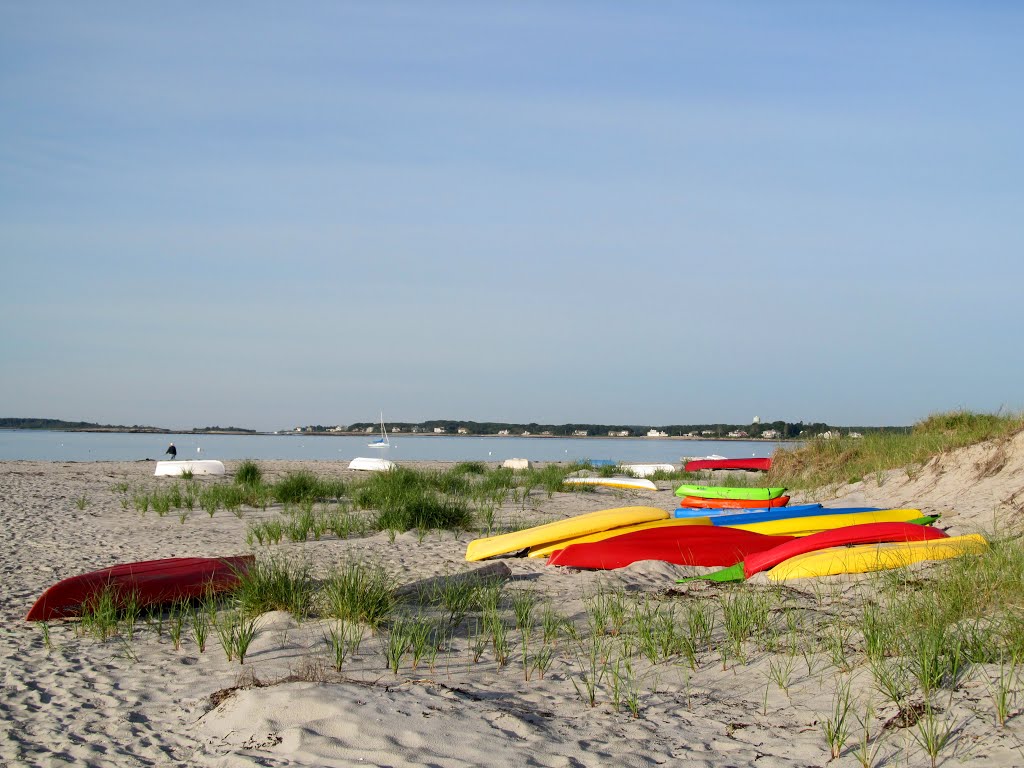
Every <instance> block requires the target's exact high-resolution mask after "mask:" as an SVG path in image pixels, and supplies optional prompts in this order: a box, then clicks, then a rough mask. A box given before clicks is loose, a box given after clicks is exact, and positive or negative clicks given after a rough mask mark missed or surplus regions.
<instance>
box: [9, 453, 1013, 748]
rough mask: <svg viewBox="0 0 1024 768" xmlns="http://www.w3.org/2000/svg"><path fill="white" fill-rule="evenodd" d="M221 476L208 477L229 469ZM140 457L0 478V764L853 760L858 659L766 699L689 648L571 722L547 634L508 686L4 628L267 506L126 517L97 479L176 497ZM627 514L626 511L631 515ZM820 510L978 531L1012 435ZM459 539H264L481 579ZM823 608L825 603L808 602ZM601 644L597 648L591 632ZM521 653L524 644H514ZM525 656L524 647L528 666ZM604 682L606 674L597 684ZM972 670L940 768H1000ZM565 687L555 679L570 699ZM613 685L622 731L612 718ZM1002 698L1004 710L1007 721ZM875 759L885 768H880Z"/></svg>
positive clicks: (671, 578) (317, 651)
mask: <svg viewBox="0 0 1024 768" xmlns="http://www.w3.org/2000/svg"><path fill="white" fill-rule="evenodd" d="M261 467H263V469H264V471H265V472H266V473H267V474H268V475H269V476H271V477H273V476H275V475H281V474H283V473H285V472H287V471H289V470H292V469H296V468H300V467H301V468H304V469H310V470H312V471H314V472H316V473H319V474H325V475H340V476H346V475H347V472H346V470H344V469H343V468H342V466H341V465H340V464H337V463H332V462H303V463H298V462H262V463H261ZM233 469H234V466H233V465H232V464H230V463H229V464H228V470H229V472H231V471H233ZM151 475H152V464H151V463H146V462H134V463H131V462H116V463H82V464H61V463H45V462H6V463H3V464H0V519H2V522H3V529H2V530H3V531H4V536H3V540H2V542H0V552H2V556H0V563H2V565H0V568H2V575H3V579H2V580H0V584H2V587H0V589H2V601H0V603H2V611H3V619H4V620H3V622H2V627H0V658H2V661H3V669H4V691H3V695H2V696H0V728H2V733H0V760H2V761H3V762H4V763H5V764H6V765H56V764H67V763H73V764H76V765H90V766H111V765H114V766H122V765H123V766H142V765H208V766H243V765H251V766H257V765H259V766H268V765H269V766H284V765H289V766H306V765H309V766H313V765H318V766H350V765H381V766H385V765H386V766H420V765H435V766H509V765H538V766H598V765H625V766H648V765H662V764H672V765H681V766H728V765H736V766H746V765H754V764H756V765H758V766H791V765H825V764H830V765H832V764H834V765H840V766H850V765H857V764H858V762H857V760H856V758H855V756H854V755H853V753H852V749H853V747H854V746H855V744H856V736H851V740H850V743H849V745H848V746H847V748H846V750H845V751H844V754H843V755H842V756H841V757H840V758H839V759H838V760H836V761H832V762H830V759H829V758H830V754H829V748H828V745H827V744H826V741H825V739H824V737H823V733H822V728H821V722H822V720H823V719H824V718H826V717H828V716H829V715H830V713H831V712H832V707H833V701H834V690H835V685H836V681H837V680H840V679H850V680H851V681H852V682H851V686H852V688H851V690H852V692H853V695H854V698H855V699H856V700H857V701H858V703H860V704H862V703H863V702H864V701H866V699H867V698H868V697H873V698H875V699H879V697H877V696H875V695H873V694H872V693H871V686H870V674H868V673H867V672H866V671H865V670H864V669H863V668H859V669H855V670H853V671H852V672H850V673H847V672H841V671H839V670H837V669H836V668H835V666H834V664H833V662H832V661H830V660H829V658H827V655H826V654H824V653H819V654H812V656H811V657H810V658H809V659H808V658H804V657H797V658H796V659H795V663H794V667H793V669H792V674H791V680H790V685H789V690H788V692H783V691H782V690H781V689H780V688H779V686H778V685H777V684H775V683H773V682H772V674H773V672H772V665H773V664H779V663H780V662H781V661H782V660H784V657H782V656H780V655H778V654H773V653H769V652H766V651H763V650H758V649H756V648H754V647H753V646H751V648H750V650H749V655H748V657H747V658H746V659H744V660H743V661H742V662H740V661H737V660H735V659H733V660H727V661H726V664H725V667H726V668H725V669H723V663H722V659H721V657H720V654H718V653H717V652H715V651H714V650H707V651H702V652H701V653H699V654H698V656H697V659H696V669H691V666H690V665H689V664H688V663H686V662H685V661H684V660H682V659H681V658H677V659H675V660H672V661H667V662H661V663H659V664H656V665H652V664H650V663H648V662H646V661H645V660H643V659H642V657H640V656H639V655H638V656H637V657H636V662H635V668H634V669H633V671H632V673H631V675H625V677H631V679H632V682H631V683H630V682H629V681H628V680H627V681H626V682H624V683H623V687H621V688H620V690H619V691H618V702H617V704H618V706H617V707H616V692H615V689H614V685H613V680H612V678H611V676H610V675H606V677H605V678H604V679H603V680H602V681H601V684H600V686H599V688H598V693H597V696H596V706H593V707H591V706H590V705H589V702H588V701H586V700H585V699H586V696H585V695H583V696H581V695H580V688H581V687H582V689H583V693H584V694H585V693H586V689H585V684H584V683H583V679H584V675H583V673H584V671H585V668H586V660H585V659H584V658H582V657H581V653H582V651H581V647H579V646H574V645H573V643H571V641H569V640H568V639H567V638H565V637H563V638H562V639H561V640H559V641H558V643H557V644H556V645H555V646H554V654H553V659H552V661H551V664H550V668H549V669H547V671H546V673H545V674H544V675H543V678H541V677H540V675H539V674H538V673H537V671H536V670H533V672H532V674H531V675H530V679H526V672H525V671H524V666H523V663H522V656H523V648H522V638H521V636H520V635H519V634H518V633H517V632H516V631H515V630H512V632H511V638H512V643H513V648H512V651H511V654H510V659H509V662H508V663H507V664H506V665H504V666H502V665H500V664H499V663H498V662H497V661H496V660H495V658H494V654H493V653H490V652H484V653H483V654H482V655H481V657H480V659H479V661H477V662H474V661H473V655H474V654H473V651H472V649H471V648H470V640H469V638H468V637H467V636H466V634H465V633H462V634H459V635H457V636H456V637H455V638H454V639H453V640H452V641H451V642H450V643H448V644H446V647H445V648H444V649H443V650H442V651H440V652H439V653H438V656H437V658H436V659H435V660H434V663H433V665H432V666H429V665H426V664H424V665H422V666H420V667H418V668H417V669H412V668H411V666H410V664H409V662H408V661H406V662H405V663H404V665H403V666H402V667H401V668H400V670H399V673H398V674H397V675H396V674H393V673H392V672H391V671H390V670H389V669H388V666H387V663H386V661H385V660H384V656H383V635H378V636H375V635H373V634H372V633H370V632H369V630H367V631H366V633H365V636H364V638H363V640H362V644H361V646H360V649H359V651H358V652H357V653H356V654H354V656H353V657H352V658H351V659H349V660H348V661H347V662H346V664H345V666H344V667H343V669H342V671H341V672H340V673H339V672H336V671H335V670H334V669H333V667H332V665H331V663H330V660H329V658H328V653H327V652H328V647H327V644H326V643H325V640H324V634H325V633H326V632H327V630H328V627H327V625H326V624H324V623H322V622H321V621H318V620H308V621H304V622H302V623H301V624H300V623H297V622H296V621H295V620H294V619H293V618H292V617H291V616H289V615H287V614H283V613H269V614H265V615H263V616H262V617H261V618H260V622H259V629H258V633H257V637H256V639H255V640H254V643H253V646H252V647H251V649H250V652H249V655H248V657H247V658H246V660H245V664H244V665H239V664H238V662H237V661H232V662H229V661H227V659H226V657H225V654H224V653H222V652H221V650H220V646H219V643H218V641H217V639H216V637H212V638H211V639H210V640H209V644H208V647H207V648H206V651H205V652H204V653H200V652H199V650H198V648H197V646H196V643H195V642H194V640H193V639H192V638H189V637H186V638H185V639H184V641H183V643H182V646H181V648H180V650H175V649H174V647H173V645H172V643H171V641H170V639H169V637H168V634H167V632H166V629H165V630H164V631H163V633H162V634H160V635H159V636H158V633H157V631H156V628H155V627H153V626H146V625H144V624H141V623H140V625H139V626H138V627H137V629H136V632H135V635H134V637H133V638H132V639H131V640H130V641H126V640H124V639H123V638H120V639H119V638H116V637H115V638H112V639H108V640H106V641H103V642H100V641H99V640H97V639H95V638H92V637H79V636H77V635H76V632H75V625H74V624H73V623H67V624H58V625H53V626H51V627H50V636H49V646H48V644H47V642H46V641H45V640H46V638H45V637H44V633H43V630H42V628H41V627H40V626H38V625H30V624H28V623H26V622H24V621H23V617H24V615H25V613H26V612H27V610H28V608H29V606H30V605H31V603H32V602H33V601H34V599H35V598H36V597H37V596H38V595H39V594H40V593H41V592H42V591H43V589H45V588H46V587H47V586H48V585H50V584H51V583H53V582H55V581H57V580H59V579H61V578H64V577H67V576H70V575H74V574H76V573H81V572H84V571H89V570H93V569H96V568H100V567H104V566H107V565H111V564H114V563H117V562H125V561H131V560H142V559H150V558H158V557H173V556H184V555H209V556H216V555H228V554H240V553H243V552H246V551H248V550H249V547H248V546H247V544H246V536H245V534H246V528H247V525H248V524H249V523H250V522H252V521H254V520H259V519H262V518H266V517H270V516H274V515H277V514H279V511H278V510H276V509H274V508H270V509H268V510H266V511H264V510H251V509H249V510H245V512H244V515H243V517H242V518H241V519H240V518H237V517H235V516H234V515H232V514H230V513H227V512H225V511H223V510H221V511H218V512H217V513H216V514H215V515H214V516H213V517H209V516H208V515H207V514H206V513H205V512H203V511H202V510H200V509H198V508H197V509H196V510H195V511H194V512H192V513H191V514H190V515H189V516H188V518H187V519H186V520H185V521H184V522H181V521H179V518H178V516H177V515H176V513H172V514H170V515H168V516H166V517H162V518H161V517H158V516H157V515H155V514H154V513H153V512H152V511H149V513H148V514H146V515H140V514H139V512H138V511H136V510H135V509H134V508H132V506H131V505H130V504H124V503H123V495H122V494H120V493H119V492H118V491H117V490H115V484H117V483H122V482H125V483H128V484H129V485H130V486H132V487H133V488H141V487H149V486H152V485H153V484H155V483H158V482H162V483H167V482H176V481H173V480H166V479H156V478H153V477H151ZM659 487H660V490H659V491H658V492H657V493H655V494H650V493H648V494H643V495H642V496H640V495H631V494H629V493H625V492H618V491H605V490H602V491H598V492H596V493H588V494H555V495H554V496H553V497H551V498H548V497H547V495H546V494H543V493H537V494H535V495H534V496H533V497H532V498H531V499H530V500H529V501H528V502H527V503H512V502H508V503H507V504H506V506H505V507H504V508H503V509H501V510H500V511H499V518H502V517H504V518H506V519H517V520H520V521H522V522H526V521H535V522H541V521H548V520H551V519H555V518H558V517H565V516H569V515H573V514H579V513H581V512H587V511H592V510H594V509H599V508H605V507H613V506H623V505H625V504H629V503H643V504H653V505H654V506H661V507H663V508H665V509H672V508H673V507H674V506H675V501H676V500H675V498H674V496H673V495H672V489H671V487H670V485H669V484H667V483H659ZM637 499H642V501H637ZM827 501H828V503H829V504H830V505H839V504H853V503H861V502H864V503H867V504H876V505H883V506H906V505H912V506H917V507H920V508H921V509H923V510H925V511H926V512H935V511H940V512H942V514H943V524H944V525H945V526H948V527H949V528H950V529H951V530H953V531H954V532H965V531H968V530H975V529H977V528H978V527H990V526H991V524H992V521H993V519H994V516H997V515H1003V516H1005V515H1006V514H1007V513H1008V512H1012V511H1017V510H1019V508H1020V506H1021V504H1022V503H1024V436H1018V437H1017V438H1015V439H1014V440H1013V441H1011V442H1009V443H1007V444H1005V445H1002V446H994V445H987V446H978V447H974V448H970V449H966V450H964V451H960V452H956V453H953V454H949V455H947V456H943V457H940V458H938V459H936V460H934V461H932V462H930V463H929V464H928V465H927V466H925V467H923V468H919V469H918V470H917V471H914V472H912V473H911V475H908V474H907V473H906V472H892V473H887V474H886V475H885V476H882V477H878V478H869V479H868V481H866V482H862V483H857V484H855V485H852V486H848V487H843V488H838V489H832V493H831V498H830V499H829V500H827ZM471 538H472V535H471V534H461V535H455V534H453V533H451V532H431V533H429V534H427V535H426V536H425V537H422V538H421V537H419V536H417V535H415V534H412V533H410V534H399V535H397V536H396V537H394V541H392V540H391V537H389V536H388V535H387V534H385V533H381V534H376V535H373V536H370V537H367V538H362V539H351V540H338V539H334V538H331V537H325V538H323V539H322V540H321V541H308V542H306V543H304V544H292V543H284V544H281V545H278V546H274V547H269V548H259V547H258V548H257V551H259V552H265V551H268V550H269V551H273V552H277V553H281V554H286V555H291V556H295V557H302V558H305V559H306V560H308V562H310V563H311V564H312V565H313V567H314V570H315V572H316V573H317V574H322V573H326V571H327V570H328V569H329V568H331V567H332V566H334V565H336V564H338V563H342V562H345V561H346V560H347V559H350V558H353V557H356V558H372V559H373V560H374V561H377V562H380V563H382V564H383V565H385V566H386V567H387V568H389V569H390V570H391V571H393V572H394V573H395V574H397V577H398V579H399V581H400V582H401V583H403V584H409V583H413V582H417V581H421V580H424V579H430V578H431V577H436V576H438V575H441V574H452V573H459V572H463V571H467V570H470V569H472V568H476V567H480V565H478V564H468V563H466V562H465V561H464V559H463V556H464V553H465V547H466V544H467V542H468V541H469V540H470V539H471ZM502 562H505V563H506V564H507V565H508V567H509V577H508V581H507V584H506V587H505V589H506V591H511V590H517V589H532V590H536V591H537V592H538V593H540V594H542V595H544V596H546V597H547V598H548V599H549V600H550V601H551V604H552V605H553V606H554V608H556V609H557V611H558V612H559V613H561V614H562V615H564V616H566V617H568V618H569V619H572V620H574V621H576V622H577V623H581V624H582V623H583V622H584V621H585V616H586V602H585V598H588V597H589V596H593V595H595V594H597V593H598V592H599V591H600V590H602V589H604V590H606V591H608V592H611V591H614V590H620V589H621V590H624V594H625V595H627V596H629V597H630V598H634V597H635V598H642V597H644V596H648V597H650V598H651V599H652V600H658V601H661V603H673V604H675V605H678V606H683V605H687V604H690V603H692V602H693V600H694V598H699V597H708V598H717V597H718V596H720V595H722V594H725V590H726V589H728V588H727V587H723V586H719V585H708V584H701V583H695V584H685V585H678V584H676V583H675V580H676V579H677V578H679V577H680V576H681V575H686V574H688V573H690V572H691V571H689V570H687V569H682V568H677V567H674V566H670V565H667V564H664V563H652V562H644V563H637V564H634V565H633V566H630V567H629V568H625V569H622V570H620V571H615V572H612V573H587V572H577V571H572V570H564V569H556V568H546V567H545V565H544V563H543V562H537V561H534V560H528V559H525V558H520V559H508V560H504V561H502ZM823 583H824V584H825V586H819V587H817V588H815V589H816V590H817V594H815V592H814V590H811V589H809V588H806V585H805V587H804V588H801V589H789V588H783V591H782V592H780V593H779V595H780V597H779V598H778V599H779V600H784V601H785V602H786V604H787V605H789V606H791V607H798V608H799V607H802V608H804V609H806V610H807V611H808V612H822V611H824V612H828V611H833V612H839V613H841V612H842V610H843V606H844V605H847V602H846V601H847V598H848V597H849V596H850V595H852V594H854V593H855V592H857V591H860V590H864V589H870V588H871V586H870V584H871V582H870V580H865V579H864V578H859V579H857V578H844V577H833V578H832V579H827V580H823ZM823 593H824V596H823ZM608 642H609V643H612V642H616V643H617V642H620V641H619V640H618V639H616V638H615V637H614V635H610V636H609V639H608ZM531 643H532V648H534V649H536V648H539V646H540V642H539V640H538V639H537V638H536V637H534V639H533V640H532V641H531ZM529 652H530V651H529V650H528V651H527V653H529ZM620 671H621V670H620ZM993 674H994V672H993V670H992V669H989V668H986V667H984V666H980V667H979V668H977V669H976V670H975V671H974V672H973V674H972V676H971V677H970V679H968V680H967V681H966V682H965V683H964V684H963V686H962V687H961V688H960V689H959V690H957V691H956V692H953V693H952V694H951V695H950V696H949V699H948V702H947V701H946V699H945V698H944V699H943V703H944V707H943V713H942V717H943V718H947V719H948V721H949V722H951V723H953V724H954V725H955V729H956V730H955V734H954V735H955V738H954V742H953V744H952V745H951V746H950V747H948V748H947V749H946V751H945V752H944V753H943V759H944V762H943V763H942V764H943V765H947V766H953V765H971V766H982V765H986V766H988V765H1006V766H1009V765H1019V764H1021V763H1022V761H1024V757H1022V755H1024V726H1022V725H1021V723H1019V722H1018V721H1019V720H1020V719H1021V718H1019V717H1014V718H1011V719H1010V720H1009V721H1008V722H1007V724H1006V726H1005V727H1004V728H996V727H995V726H994V722H993V715H992V703H991V694H990V687H991V685H990V683H989V682H988V680H989V679H991V677H992V675H993ZM574 681H575V684H574ZM630 685H632V687H633V688H632V690H634V691H635V693H636V705H637V710H638V714H639V716H638V717H634V716H633V713H632V712H631V711H630V708H629V706H628V704H627V703H626V697H627V695H628V693H629V691H630ZM1022 703H1024V702H1019V701H1018V702H1015V705H1014V706H1015V709H1014V712H1019V711H1020V710H1019V707H1020V705H1021V704H1022ZM876 710H877V711H876V712H875V714H874V716H873V718H872V721H871V722H872V729H873V732H874V733H884V734H885V736H884V738H882V739H881V740H880V741H879V746H878V754H877V756H876V761H875V764H889V765H895V764H899V765H924V764H927V758H926V757H925V756H924V754H923V753H922V751H921V749H920V747H919V746H918V745H917V743H916V742H915V741H914V739H913V738H912V734H911V730H912V729H909V728H897V727H890V728H889V729H887V730H885V731H882V730H881V729H882V726H883V725H884V724H885V723H886V722H887V721H888V720H890V719H891V718H893V717H894V716H896V715H897V714H898V713H897V711H896V709H895V708H894V707H893V705H892V704H889V705H888V707H887V706H886V705H885V704H884V702H882V701H881V700H879V701H877V703H876ZM886 761H887V762H886Z"/></svg>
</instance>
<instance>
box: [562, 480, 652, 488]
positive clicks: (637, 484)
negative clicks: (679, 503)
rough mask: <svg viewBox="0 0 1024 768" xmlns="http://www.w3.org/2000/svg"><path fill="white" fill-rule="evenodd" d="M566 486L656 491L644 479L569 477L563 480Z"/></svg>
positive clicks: (650, 483)
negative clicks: (597, 486) (595, 486)
mask: <svg viewBox="0 0 1024 768" xmlns="http://www.w3.org/2000/svg"><path fill="white" fill-rule="evenodd" d="M562 483H564V484H565V485H599V486H602V487H605V488H621V489H623V490H627V491H656V490H658V486H656V485H655V484H654V483H653V482H651V481H650V480H647V479H646V478H642V477H567V478H565V479H564V480H562Z"/></svg>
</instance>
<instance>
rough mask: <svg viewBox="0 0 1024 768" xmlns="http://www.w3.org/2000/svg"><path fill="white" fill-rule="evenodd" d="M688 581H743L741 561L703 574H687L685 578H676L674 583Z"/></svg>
mask: <svg viewBox="0 0 1024 768" xmlns="http://www.w3.org/2000/svg"><path fill="white" fill-rule="evenodd" d="M688 581H743V561H742V560H740V561H739V562H738V563H736V565H730V566H729V567H728V568H723V569H722V570H720V571H714V572H712V573H706V574H704V575H703V576H689V577H687V578H685V579H677V580H676V584H685V583H686V582H688Z"/></svg>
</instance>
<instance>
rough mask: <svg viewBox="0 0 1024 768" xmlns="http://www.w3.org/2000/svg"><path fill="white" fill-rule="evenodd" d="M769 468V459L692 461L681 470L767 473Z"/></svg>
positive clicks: (770, 462) (770, 461)
mask: <svg viewBox="0 0 1024 768" xmlns="http://www.w3.org/2000/svg"><path fill="white" fill-rule="evenodd" d="M771 468H772V460H771V459H693V460H692V461H688V462H686V464H685V465H684V466H683V470H684V471H686V472H700V471H701V470H703V469H742V470H746V471H748V472H767V471H768V470H769V469H771Z"/></svg>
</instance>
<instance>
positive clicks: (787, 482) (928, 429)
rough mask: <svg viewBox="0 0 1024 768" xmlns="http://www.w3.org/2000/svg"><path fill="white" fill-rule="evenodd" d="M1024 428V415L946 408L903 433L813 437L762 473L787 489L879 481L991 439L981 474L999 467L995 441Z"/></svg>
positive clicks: (776, 457) (784, 452)
mask: <svg viewBox="0 0 1024 768" xmlns="http://www.w3.org/2000/svg"><path fill="white" fill-rule="evenodd" d="M1021 430H1024V415H1021V414H1015V413H1006V414H1001V413H1000V414H985V413H975V412H971V411H949V412H946V413H938V414H934V415H932V416H929V417H928V418H926V419H923V420H921V421H919V422H917V423H916V424H914V425H913V427H911V428H910V429H909V430H908V431H907V432H905V433H901V432H868V433H866V434H864V436H863V437H859V438H851V437H842V438H838V439H825V438H815V439H812V440H809V441H808V442H806V443H804V444H803V445H802V446H800V447H798V448H794V449H789V448H781V449H778V450H776V451H775V453H774V454H773V455H772V467H771V469H770V470H769V471H768V472H767V473H766V477H765V482H766V483H767V484H768V485H772V486H776V485H782V486H785V487H786V488H789V489H790V490H815V489H819V488H825V487H829V486H835V485H839V484H844V483H849V482H858V481H860V480H865V481H869V482H874V483H876V484H880V483H882V482H884V478H885V476H886V473H888V472H889V471H891V470H897V469H905V470H907V471H908V472H909V473H911V474H912V473H913V472H914V471H915V470H916V469H917V468H920V467H921V466H923V465H924V464H925V463H926V462H927V461H929V460H930V459H932V458H934V457H936V456H940V455H942V454H944V453H947V452H949V451H952V450H955V449H957V448H963V447H965V446H968V445H975V444H977V443H981V442H985V441H989V440H992V441H995V442H996V446H995V449H994V451H993V455H992V456H991V457H990V458H989V461H988V466H982V467H979V473H984V472H993V471H997V470H998V468H999V466H1000V461H1001V460H1002V459H1003V457H1001V456H1000V452H999V445H1000V444H1002V443H1005V441H1006V440H1008V439H1009V438H1011V437H1013V435H1015V434H1017V433H1018V432H1020V431H1021Z"/></svg>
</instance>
